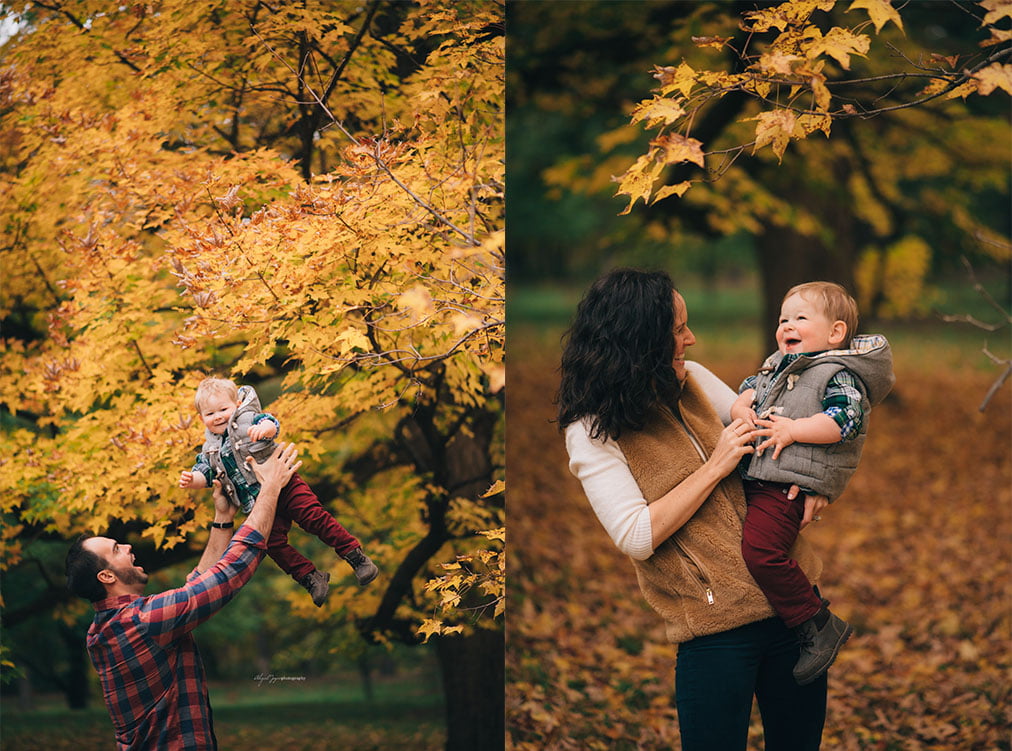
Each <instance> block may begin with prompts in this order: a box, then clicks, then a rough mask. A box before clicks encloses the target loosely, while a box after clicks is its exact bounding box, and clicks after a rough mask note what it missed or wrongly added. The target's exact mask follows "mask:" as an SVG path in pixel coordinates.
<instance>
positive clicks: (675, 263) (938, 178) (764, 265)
mask: <svg viewBox="0 0 1012 751" xmlns="http://www.w3.org/2000/svg"><path fill="white" fill-rule="evenodd" d="M781 5H782V6H783V9H779V8H780V6H781ZM778 9H779V10H778ZM886 9H888V11H887V10H886ZM765 11H769V12H770V14H771V17H773V18H775V17H776V13H780V14H781V16H783V18H784V19H787V18H788V16H789V15H790V13H791V12H794V13H795V14H796V16H797V17H796V18H795V19H794V20H795V23H793V25H791V26H788V24H787V22H786V20H784V21H783V22H782V23H781V25H780V27H779V28H778V27H776V26H772V27H771V26H769V25H768V24H767V25H765V26H762V25H761V24H760V21H759V20H757V19H759V18H761V14H762V13H763V12H765ZM750 12H751V13H753V14H755V15H754V17H753V18H751V19H750V18H749V16H748V14H749V13H750ZM890 16H895V20H890ZM834 26H837V27H840V28H846V29H848V33H851V32H853V34H854V35H855V38H856V37H858V36H862V35H863V36H866V37H868V38H869V40H870V47H869V48H868V49H866V54H858V53H856V52H854V51H853V50H851V54H849V55H847V56H846V58H844V55H843V53H842V52H839V51H836V50H830V51H829V52H827V51H826V50H825V49H823V51H822V52H821V54H813V56H812V58H811V59H809V60H808V61H807V62H808V63H810V64H811V67H812V68H813V69H817V70H816V71H814V72H813V71H812V70H808V69H806V68H805V65H804V64H802V63H803V62H804V57H803V56H800V57H796V58H795V59H794V60H793V61H788V63H787V64H788V67H787V68H784V69H783V70H784V71H786V73H787V74H786V75H785V74H783V73H781V74H776V73H774V72H772V69H771V68H761V67H760V65H759V64H758V61H759V59H760V56H761V55H762V54H763V53H767V52H769V51H770V50H774V51H775V50H776V49H777V45H780V46H781V47H782V46H783V38H787V37H791V35H792V34H793V35H795V37H794V38H795V39H796V38H798V37H803V36H804V34H805V33H808V31H806V30H811V29H815V31H811V32H810V33H811V35H812V36H809V37H808V39H809V40H811V39H812V38H813V37H814V35H815V34H818V35H819V39H820V40H821V35H822V34H823V33H828V32H829V30H830V29H831V28H832V27H834ZM1008 28H1009V10H1008V8H1007V7H1005V6H1002V4H1000V3H998V4H996V3H988V2H985V3H977V2H969V0H967V1H966V2H940V3H906V4H903V5H902V8H898V9H892V7H891V6H890V5H889V4H888V3H877V2H874V3H848V2H837V3H835V4H834V3H832V2H828V3H826V2H820V3H816V2H808V3H793V4H792V3H784V4H781V3H772V2H759V3H755V2H722V3H713V2H702V3H689V2H677V1H676V2H649V3H595V2H573V3H562V4H553V3H518V4H517V5H516V6H515V7H512V8H511V9H510V44H509V50H510V53H509V55H510V56H509V66H508V70H509V75H508V98H509V101H510V118H509V121H508V123H507V129H508V131H507V132H508V139H509V143H510V163H509V177H510V180H509V186H510V187H509V198H508V207H509V209H508V211H509V216H510V220H511V221H510V229H511V231H510V238H509V243H510V248H509V251H510V266H509V274H510V281H511V282H516V283H517V284H518V285H525V284H528V283H533V282H540V283H544V282H548V281H552V280H555V281H559V280H565V279H581V280H586V279H588V278H592V277H594V276H596V274H597V273H598V272H599V271H601V270H602V269H603V268H605V267H608V266H613V265H621V264H628V265H662V266H666V267H668V268H671V269H672V270H673V271H674V272H675V273H676V281H677V278H678V275H679V274H690V275H692V276H693V277H695V278H701V279H702V280H703V283H704V284H707V283H712V282H713V281H714V280H715V279H716V278H718V277H721V276H722V277H725V278H726V277H728V276H730V277H736V276H740V275H741V274H742V273H743V272H748V273H754V274H756V275H757V276H758V280H759V281H758V283H759V291H760V294H761V298H762V320H763V334H762V335H763V337H764V339H763V340H764V342H767V343H768V342H769V341H770V336H771V332H772V331H773V326H772V320H773V316H774V315H775V314H776V310H777V309H778V306H779V302H780V297H781V295H782V293H783V292H784V291H785V290H786V289H788V288H789V287H790V286H792V285H793V284H795V283H797V282H800V281H804V280H810V279H813V278H832V279H835V280H837V281H840V282H841V283H843V284H845V285H846V286H848V287H849V288H850V289H852V290H855V291H856V292H857V296H858V297H859V298H860V299H859V302H860V304H861V306H862V314H863V315H864V316H866V317H868V318H876V317H894V318H895V317H899V318H909V317H923V316H925V315H929V314H931V313H932V312H933V311H934V310H936V309H938V308H939V307H945V305H944V302H945V301H944V300H943V299H942V297H941V294H940V291H939V288H938V284H937V283H938V281H939V280H940V279H943V278H946V277H949V278H952V277H958V279H959V280H960V281H964V282H965V283H966V286H967V288H969V281H968V280H967V279H966V276H965V270H964V267H963V265H962V263H961V260H960V259H961V258H962V257H966V258H967V259H968V260H969V261H970V263H971V264H972V265H973V266H974V268H976V269H978V270H980V272H981V274H982V275H984V276H985V277H986V279H987V281H988V282H989V283H991V284H992V285H994V287H993V292H994V293H995V295H997V296H998V297H999V298H1000V299H1001V300H1002V301H1003V302H1004V303H1005V304H1006V310H1007V309H1008V308H1007V302H1008V296H1009V279H1008V268H1009V267H1008V264H1009V259H1010V257H1012V249H1010V245H1009V239H1008V238H1009V212H1008V206H1009V178H1010V170H1009V165H1010V139H1009V106H1008V102H1009V98H1008V95H1009V93H1010V89H1012V82H1009V80H1008V76H1009V70H1010V69H1009V68H1008V65H1009V57H1010V47H1012V41H1010V40H1009V33H1010V32H1009V30H1008ZM694 40H695V41H694ZM781 54H782V53H781ZM834 55H835V56H834ZM844 60H845V61H846V62H847V64H848V65H849V67H846V68H845V67H844V64H843V61H844ZM791 63H793V65H794V66H795V69H794V70H791V69H790V67H789V65H790V64H791ZM749 65H752V68H751V70H750V71H749V70H748V66H749ZM995 65H996V66H997V69H998V70H997V74H998V75H999V76H1004V78H1001V83H1000V84H999V85H998V86H997V88H996V87H995V85H993V84H992V85H991V86H990V87H989V89H991V90H994V93H993V94H991V95H990V96H982V95H981V93H983V91H984V90H983V89H981V93H978V84H979V81H977V80H974V79H973V77H972V72H973V71H974V70H975V69H977V68H980V69H983V68H985V67H988V66H992V67H993V66H995ZM679 66H688V68H689V69H691V70H692V71H694V72H695V74H696V75H695V79H694V80H693V79H692V78H691V76H690V78H689V79H683V80H682V81H681V84H683V85H684V84H685V83H686V80H690V81H692V83H690V84H689V85H688V86H686V87H685V89H684V90H682V89H681V86H680V85H679V84H677V83H676V84H673V85H672V80H673V78H674V76H675V75H676V71H681V70H684V67H681V68H680V67H679ZM1002 66H1004V67H1002ZM798 71H801V72H800V73H799V72H798ZM746 72H751V73H753V74H757V75H755V78H758V79H762V80H763V82H764V83H766V86H767V88H766V90H764V91H762V92H761V95H763V96H766V97H767V98H766V99H765V100H763V99H761V98H760V94H757V93H756V91H755V90H754V86H753V90H751V91H750V90H749V88H748V85H741V82H740V80H739V81H734V82H733V83H732V77H733V76H735V75H739V74H744V73H746ZM722 76H723V77H724V78H723V79H722V78H721V77H722ZM792 76H793V79H794V80H796V81H801V82H802V83H803V84H804V85H800V86H798V85H796V86H793V87H792V86H790V85H783V86H779V87H778V88H777V89H776V90H775V91H771V89H772V88H773V87H772V86H770V85H769V82H771V81H772V82H774V83H779V82H781V81H789V80H792ZM815 76H819V77H821V78H822V79H823V80H825V89H826V91H827V92H828V91H831V96H832V99H831V102H830V103H829V104H828V105H826V106H825V107H824V109H825V111H826V112H827V113H831V114H832V127H831V133H830V134H829V135H828V137H827V136H826V135H824V134H823V132H822V131H821V129H819V128H821V126H822V125H823V124H822V123H816V124H815V125H812V124H809V126H808V129H809V131H811V130H816V132H814V133H812V134H811V135H809V136H808V137H807V138H805V139H803V140H802V139H798V138H796V137H795V139H794V140H791V141H790V144H789V145H788V146H787V148H786V151H784V152H783V153H782V160H781V158H780V156H779V155H778V154H777V153H774V150H773V148H771V147H766V148H760V149H758V150H757V151H756V153H755V154H754V155H753V149H752V146H753V144H754V142H755V140H756V137H755V131H756V127H757V126H756V122H755V118H756V117H757V115H759V114H760V113H761V112H768V113H771V112H773V111H774V110H776V109H777V108H778V107H779V108H781V110H785V111H786V110H787V109H788V108H789V107H793V108H794V109H795V110H796V111H797V112H799V113H800V112H803V111H806V109H808V110H809V111H811V112H813V113H814V112H817V111H820V110H819V106H818V105H817V104H816V103H815V100H814V93H813V92H814V88H812V87H811V86H810V85H808V81H809V80H810V78H811V77H815ZM742 77H743V78H746V76H742ZM967 80H969V84H970V85H969V86H960V85H959V84H960V82H965V81H967ZM950 82H953V83H951V85H950ZM946 86H948V87H949V88H948V89H947V90H946V93H945V94H944V95H940V96H936V97H935V98H930V97H931V95H932V94H937V93H938V92H939V91H941V90H942V89H943V88H945V87H946ZM931 87H935V88H934V89H932V88H931ZM662 90H663V93H664V95H665V97H664V99H662V100H661V101H662V102H664V101H666V102H668V103H671V104H675V103H677V102H681V103H682V104H684V106H685V108H686V110H688V111H691V114H689V115H686V116H685V117H682V118H681V119H673V120H672V121H669V123H668V124H669V125H671V127H670V128H668V129H667V130H666V134H667V136H670V135H671V134H677V135H678V136H679V137H685V138H691V139H696V140H698V141H699V142H701V143H702V144H703V147H702V149H701V150H700V151H701V152H702V151H705V152H706V153H707V154H708V155H709V156H707V157H706V159H705V163H704V162H703V157H702V153H700V155H699V156H698V157H697V158H698V160H699V162H698V163H693V162H690V161H681V159H675V160H674V163H673V164H672V165H671V166H667V167H666V168H665V169H663V171H661V172H659V173H657V174H658V175H659V181H658V183H657V184H656V185H655V186H654V189H655V190H656V189H658V188H660V186H661V185H665V184H666V185H672V186H674V185H678V184H679V183H680V182H682V181H691V185H692V187H691V189H690V190H688V192H687V193H685V195H684V196H683V197H681V198H679V197H675V196H671V197H667V198H663V200H660V201H657V202H656V203H650V205H647V206H644V204H643V203H640V202H637V204H636V206H635V207H634V208H633V209H632V211H631V213H630V214H629V215H627V216H623V217H622V218H621V219H619V218H617V217H616V215H617V214H618V213H619V212H620V211H622V210H623V209H624V208H625V207H626V204H628V203H629V199H630V197H629V196H625V197H619V198H614V197H613V196H614V194H615V192H616V188H617V187H619V186H617V185H616V182H615V179H616V178H620V177H622V176H623V173H624V172H625V171H626V170H627V169H628V168H630V166H631V165H633V163H634V161H635V160H636V158H637V157H639V156H640V155H644V156H645V155H646V152H647V150H648V149H647V147H646V142H647V140H648V139H649V138H650V137H657V133H656V132H655V131H656V129H652V130H651V131H650V132H649V134H647V133H644V129H643V127H642V125H643V124H644V123H640V124H635V125H633V124H630V122H629V117H630V115H631V114H632V112H633V110H634V108H635V107H636V105H637V102H641V101H645V102H649V101H651V100H652V97H653V96H654V95H655V94H660V93H661V92H662ZM922 100H923V101H922ZM914 102H921V103H920V104H918V105H917V106H912V107H907V106H906V105H908V104H910V103H914ZM872 112H874V113H876V114H869V113H872ZM658 122H660V121H658ZM672 123H673V124H672ZM826 130H827V131H828V130H829V128H828V126H827V128H826ZM667 136H660V139H661V140H663V139H664V138H665V137H667ZM785 140H786V138H785ZM655 144H656V142H655ZM743 145H744V146H746V147H747V148H745V149H742V146H743ZM651 148H653V149H654V150H655V151H656V148H655V146H652V147H651ZM654 163H655V162H651V163H650V164H651V166H652V165H653V164H654ZM704 164H705V167H704V166H703V165H704ZM658 169H660V165H658ZM627 176H628V175H627ZM649 200H650V199H648V202H649ZM999 318H1000V316H999Z"/></svg>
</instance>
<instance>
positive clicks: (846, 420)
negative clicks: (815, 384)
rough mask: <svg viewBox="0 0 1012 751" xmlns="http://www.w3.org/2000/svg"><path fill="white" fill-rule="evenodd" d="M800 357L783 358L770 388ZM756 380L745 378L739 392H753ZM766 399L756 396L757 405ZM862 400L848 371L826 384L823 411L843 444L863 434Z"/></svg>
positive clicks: (796, 355)
mask: <svg viewBox="0 0 1012 751" xmlns="http://www.w3.org/2000/svg"><path fill="white" fill-rule="evenodd" d="M806 354H812V353H806ZM799 357H801V355H799V354H788V355H784V359H783V360H781V361H780V365H779V367H778V368H777V372H776V373H775V374H774V378H773V379H772V380H771V381H770V384H769V388H771V389H772V388H773V384H775V383H776V382H777V377H778V375H779V374H780V373H782V372H783V370H784V369H785V368H786V367H787V366H788V365H790V364H791V363H792V362H794V361H795V360H797V359H798V358H799ZM756 378H757V376H754V375H751V376H749V377H748V378H746V379H745V380H744V381H743V382H742V384H741V388H739V389H738V393H739V394H740V393H742V392H743V391H745V390H747V389H754V388H755V384H756ZM763 396H765V394H756V401H761V399H762V397H763ZM862 398H863V394H862V393H861V389H860V387H859V386H858V380H857V377H856V376H854V374H853V373H851V372H850V371H849V370H841V371H840V372H839V373H837V374H836V375H834V376H833V377H832V378H830V379H829V383H827V384H826V393H825V395H824V396H823V397H822V411H823V413H824V414H827V415H829V416H830V417H832V418H833V419H834V420H835V421H836V424H837V425H839V426H840V440H842V441H849V440H852V439H854V438H856V437H857V435H858V434H859V433H860V432H861V425H862V424H863V422H864V410H862V409H861V399H862ZM746 458H747V457H746Z"/></svg>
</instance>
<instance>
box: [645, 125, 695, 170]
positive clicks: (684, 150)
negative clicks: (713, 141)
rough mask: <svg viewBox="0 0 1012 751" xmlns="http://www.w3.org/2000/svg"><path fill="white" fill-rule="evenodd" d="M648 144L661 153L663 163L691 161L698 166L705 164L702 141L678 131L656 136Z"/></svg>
mask: <svg viewBox="0 0 1012 751" xmlns="http://www.w3.org/2000/svg"><path fill="white" fill-rule="evenodd" d="M650 145H651V146H652V147H653V148H655V149H659V150H660V151H661V152H662V153H663V155H664V159H663V161H664V163H665V164H681V163H682V162H692V163H693V164H698V165H699V166H700V167H705V166H706V162H705V158H704V156H703V142H702V141H699V140H697V139H695V138H688V137H687V136H683V135H679V134H678V133H666V134H664V135H660V136H657V138H655V139H653V140H652V141H651V142H650Z"/></svg>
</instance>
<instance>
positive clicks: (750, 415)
mask: <svg viewBox="0 0 1012 751" xmlns="http://www.w3.org/2000/svg"><path fill="white" fill-rule="evenodd" d="M754 396H755V389H747V390H746V391H743V392H742V393H741V394H739V395H738V398H737V399H735V400H734V404H732V405H731V410H730V411H731V420H732V421H734V420H744V421H745V422H747V423H748V425H749V428H755V426H756V413H755V410H754V409H753V408H752V399H753V397H754Z"/></svg>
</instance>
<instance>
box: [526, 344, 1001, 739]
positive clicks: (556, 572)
mask: <svg viewBox="0 0 1012 751" xmlns="http://www.w3.org/2000/svg"><path fill="white" fill-rule="evenodd" d="M520 339H521V338H520V337H517V339H516V340H515V341H514V342H513V351H514V356H513V360H512V361H511V364H510V402H509V440H508V441H507V444H508V449H507V451H508V454H507V466H508V467H509V501H508V514H509V528H510V539H511V545H510V548H511V553H510V555H511V558H510V565H509V572H508V592H509V599H510V604H509V607H508V609H507V612H508V626H507V635H508V643H507V718H508V728H507V729H508V739H507V747H508V748H512V749H515V750H516V751H551V750H557V751H567V750H569V749H573V750H576V749H588V750H593V749H602V750H603V749H609V750H611V749H614V750H621V749H630V750H632V749H635V750H636V751H650V750H653V749H656V750H658V751H659V750H660V749H671V748H677V747H678V722H677V716H676V713H675V709H674V703H673V686H674V664H675V655H676V648H675V647H674V646H673V645H669V644H667V643H666V641H665V637H664V629H663V625H662V622H661V620H660V618H659V616H657V615H656V614H655V613H654V612H653V611H652V610H651V609H650V608H649V607H648V606H647V605H646V604H645V603H644V602H643V599H642V597H641V595H640V592H639V588H638V586H637V584H636V578H635V575H634V573H633V569H632V565H631V563H630V562H629V560H628V559H626V558H625V557H624V556H623V555H622V554H621V553H619V552H618V550H617V549H616V548H615V547H614V545H613V544H612V542H611V540H610V539H609V538H608V537H607V535H606V534H605V533H604V531H603V529H602V528H601V527H600V525H599V523H598V522H597V519H596V518H595V517H594V515H593V513H592V511H591V509H590V506H589V504H588V503H587V502H586V500H585V498H584V496H583V493H582V490H581V489H580V486H579V484H578V483H577V482H576V480H574V479H573V477H572V476H571V475H570V474H569V472H568V469H567V459H566V453H565V447H564V444H563V440H562V436H561V434H560V433H559V432H558V430H557V426H556V425H555V424H554V423H552V422H550V421H551V420H552V418H553V417H554V411H553V405H552V404H551V395H552V394H553V393H554V392H555V389H556V387H557V385H558V380H557V378H558V375H557V372H556V368H557V364H558V359H557V358H558V355H557V353H555V352H552V351H551V348H545V347H540V348H534V347H531V348H530V349H528V348H526V347H524V346H523V342H522V341H521V340H520ZM897 357H898V362H897V387H896V389H895V391H894V392H893V394H892V395H891V396H890V398H889V399H888V400H887V401H886V403H884V404H883V405H881V406H880V407H878V408H876V410H875V412H874V414H873V415H872V418H871V430H870V435H869V439H868V443H867V444H866V448H865V453H864V457H863V459H862V464H861V468H860V469H859V470H858V472H857V474H856V476H855V477H854V480H853V481H852V483H851V485H850V487H849V488H848V489H847V491H846V492H845V494H844V495H843V496H842V497H841V498H840V499H839V500H838V501H837V502H836V503H834V504H833V505H832V506H830V507H829V508H827V509H826V511H824V512H823V514H822V516H823V521H822V522H821V523H820V524H819V525H816V527H813V528H812V530H811V532H810V534H809V537H810V539H811V540H812V542H813V543H814V545H815V546H816V549H817V550H818V552H819V554H820V555H821V556H822V558H823V561H824V563H825V571H824V574H823V582H822V585H823V589H824V593H825V594H826V595H827V596H828V597H829V598H830V599H831V600H832V602H833V609H834V611H835V612H837V613H838V614H839V615H840V616H842V617H843V618H846V619H848V620H849V621H851V622H852V623H853V625H854V627H855V630H856V635H855V636H854V638H852V639H851V640H850V642H848V644H847V646H846V647H845V648H844V649H843V651H842V652H841V654H840V656H839V659H838V660H837V662H836V664H835V666H834V667H833V668H832V670H831V673H830V684H829V710H828V717H827V721H826V728H825V733H824V737H823V748H827V749H834V750H839V751H858V750H868V751H942V750H946V751H948V750H950V749H960V750H961V751H985V749H986V750H987V751H992V750H993V749H1009V747H1010V746H1009V738H1010V735H1009V727H1010V723H1009V720H1010V717H1009V706H1010V699H1012V696H1010V693H1012V691H1010V681H1009V668H1010V660H1009V656H1010V644H1012V642H1010V602H1012V598H1010V583H1012V577H1010V562H1012V482H1010V480H1012V478H1010V454H1009V437H1010V435H1012V428H1010V416H1012V409H1010V399H1009V390H1008V389H1007V388H1006V389H1004V390H1003V391H1002V392H1001V394H1000V395H999V397H998V398H997V399H996V400H995V402H994V403H992V405H991V407H990V408H989V409H988V411H987V412H986V413H985V414H979V413H978V412H977V411H976V405H977V403H978V402H979V401H980V396H981V394H983V393H984V392H985V391H986V390H987V388H988V386H989V385H990V383H991V381H992V380H993V376H994V374H993V373H991V372H989V371H981V370H974V369H972V368H971V367H968V366H967V367H965V368H962V369H960V370H958V371H956V372H951V371H946V370H944V369H943V368H934V369H932V370H926V369H924V368H923V367H921V366H920V362H916V363H915V362H914V361H913V359H912V358H910V359H911V362H910V363H907V362H905V361H904V359H903V358H902V356H901V355H900V354H897ZM921 359H922V360H923V358H921ZM707 364H708V365H709V366H710V367H711V368H712V369H713V370H714V371H715V372H717V373H718V374H719V375H721V376H722V377H723V378H724V379H725V380H726V381H728V382H729V383H733V384H737V383H738V382H739V381H740V379H741V378H742V377H743V376H744V375H745V374H746V373H745V372H744V371H745V370H747V368H748V364H747V363H744V364H743V363H734V362H730V363H728V362H716V363H707ZM761 733H762V725H761V722H760V720H759V718H758V713H757V712H755V711H754V712H753V722H752V730H751V732H750V738H749V749H754V750H758V749H761V748H762V738H761Z"/></svg>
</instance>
